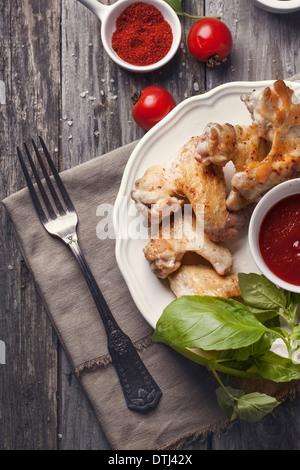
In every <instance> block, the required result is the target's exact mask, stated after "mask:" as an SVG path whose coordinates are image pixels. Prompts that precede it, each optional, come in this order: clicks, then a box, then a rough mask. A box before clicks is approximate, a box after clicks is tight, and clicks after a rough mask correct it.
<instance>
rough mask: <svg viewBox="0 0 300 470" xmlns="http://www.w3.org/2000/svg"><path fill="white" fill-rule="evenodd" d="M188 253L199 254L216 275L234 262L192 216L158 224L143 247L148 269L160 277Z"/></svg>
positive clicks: (223, 271)
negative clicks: (153, 234) (158, 227)
mask: <svg viewBox="0 0 300 470" xmlns="http://www.w3.org/2000/svg"><path fill="white" fill-rule="evenodd" d="M187 252H194V253H197V254H198V255H201V256H202V257H203V258H205V259H206V260H207V261H209V262H210V263H211V264H212V266H213V268H214V269H215V270H216V271H217V272H218V273H219V275H224V274H226V273H228V272H229V271H230V269H231V267H232V264H233V257H232V255H231V253H230V251H229V250H228V249H227V248H226V247H224V246H223V245H222V244H217V243H214V242H213V241H212V240H210V239H209V238H208V237H207V235H206V234H205V233H204V231H203V227H202V228H201V226H200V224H198V223H197V221H196V218H195V216H191V217H190V216H189V217H182V218H178V217H177V220H175V222H174V219H173V220H171V222H170V224H163V225H161V226H160V229H159V232H158V233H157V235H156V236H154V237H153V238H152V239H151V240H150V242H149V243H148V244H147V245H146V247H145V248H144V254H145V257H146V259H147V260H148V261H149V263H150V267H151V270H152V271H153V273H154V274H155V275H156V276H157V277H159V278H162V279H164V278H166V277H167V276H168V275H169V274H171V273H173V272H174V271H176V270H177V269H178V268H179V267H180V265H181V262H182V258H183V256H184V255H185V253H187Z"/></svg>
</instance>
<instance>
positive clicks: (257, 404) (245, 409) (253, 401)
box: [235, 392, 280, 423]
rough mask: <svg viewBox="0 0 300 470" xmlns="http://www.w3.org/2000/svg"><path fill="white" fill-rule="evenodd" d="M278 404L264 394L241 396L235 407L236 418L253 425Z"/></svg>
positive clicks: (256, 393) (255, 393)
mask: <svg viewBox="0 0 300 470" xmlns="http://www.w3.org/2000/svg"><path fill="white" fill-rule="evenodd" d="M279 404H280V403H279V402H278V401H277V400H276V399H275V398H273V397H270V396H269V395H266V394H265V393H258V392H253V393H247V394H246V395H243V396H241V397H240V398H239V399H238V401H237V404H236V406H235V412H236V414H237V416H238V417H239V418H241V419H243V420H244V421H248V422H250V423H254V422H256V421H259V420H260V419H262V418H263V417H264V416H266V415H267V414H268V413H270V412H271V411H273V410H274V408H276V406H278V405H279Z"/></svg>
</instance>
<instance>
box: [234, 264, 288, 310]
mask: <svg viewBox="0 0 300 470" xmlns="http://www.w3.org/2000/svg"><path fill="white" fill-rule="evenodd" d="M238 279H239V285H240V289H241V295H242V297H243V299H244V301H245V302H246V304H247V305H249V306H250V307H255V308H259V309H266V310H278V309H279V308H285V306H286V301H287V299H286V296H285V293H284V290H283V289H281V288H278V287H277V286H275V284H273V283H272V282H271V281H269V279H267V278H266V277H265V276H264V275H263V274H256V273H250V274H246V273H239V274H238Z"/></svg>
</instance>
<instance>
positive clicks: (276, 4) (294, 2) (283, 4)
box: [252, 0, 300, 13]
mask: <svg viewBox="0 0 300 470" xmlns="http://www.w3.org/2000/svg"><path fill="white" fill-rule="evenodd" d="M252 1H253V3H254V4H255V5H257V6H258V7H260V8H262V9H263V10H267V11H271V12H272V13H292V12H293V11H297V10H300V0H252Z"/></svg>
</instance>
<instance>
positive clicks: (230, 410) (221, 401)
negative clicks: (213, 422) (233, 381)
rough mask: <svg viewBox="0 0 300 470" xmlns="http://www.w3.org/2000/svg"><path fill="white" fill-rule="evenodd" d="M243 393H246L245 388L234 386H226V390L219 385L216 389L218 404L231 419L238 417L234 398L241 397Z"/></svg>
mask: <svg viewBox="0 0 300 470" xmlns="http://www.w3.org/2000/svg"><path fill="white" fill-rule="evenodd" d="M230 395H232V396H230ZM243 395H245V392H244V391H243V390H239V389H236V388H232V387H226V390H224V388H222V387H219V388H218V389H217V390H216V396H217V402H218V405H219V407H220V408H221V409H222V410H223V411H224V413H225V415H226V416H227V418H228V419H230V420H231V421H233V420H234V419H235V418H237V413H236V401H235V399H234V398H236V399H239V398H240V397H242V396H243Z"/></svg>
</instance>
